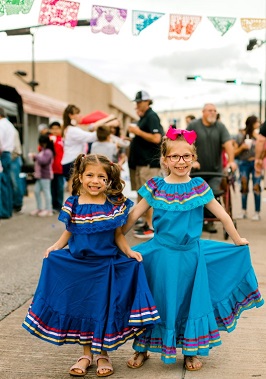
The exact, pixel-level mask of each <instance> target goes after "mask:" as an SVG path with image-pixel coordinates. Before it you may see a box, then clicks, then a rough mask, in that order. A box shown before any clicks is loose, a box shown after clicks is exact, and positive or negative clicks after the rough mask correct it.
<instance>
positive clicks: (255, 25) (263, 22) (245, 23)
mask: <svg viewBox="0 0 266 379" xmlns="http://www.w3.org/2000/svg"><path fill="white" fill-rule="evenodd" d="M240 21H241V26H242V29H244V30H245V32H247V33H249V32H251V31H252V30H255V29H256V30H258V29H265V28H266V18H241V19H240Z"/></svg>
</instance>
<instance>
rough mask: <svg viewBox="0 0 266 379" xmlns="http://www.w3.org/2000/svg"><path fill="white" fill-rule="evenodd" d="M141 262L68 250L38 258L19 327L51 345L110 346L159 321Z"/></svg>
mask: <svg viewBox="0 0 266 379" xmlns="http://www.w3.org/2000/svg"><path fill="white" fill-rule="evenodd" d="M159 319H160V317H159V314H158V311H157V308H156V306H155V303H154V300H153V297H152V295H151V293H150V290H149V287H148V284H147V280H146V276H145V272H144V268H143V264H142V263H139V262H137V261H136V260H135V259H128V258H127V257H126V256H124V255H122V254H120V253H118V254H117V255H116V256H114V257H96V258H95V257H94V258H92V257H86V259H77V258H74V257H73V256H72V255H71V253H70V251H69V250H68V249H62V250H57V251H53V252H51V253H50V255H49V257H48V258H46V259H44V261H43V267H42V271H41V276H40V280H39V284H38V287H37V290H36V293H35V295H34V298H33V301H32V304H31V306H30V308H29V311H28V314H27V316H26V318H25V320H24V322H23V327H24V328H25V329H26V330H27V331H29V332H30V333H31V334H33V335H35V336H36V337H39V338H41V339H43V340H45V341H48V342H51V343H53V344H56V345H62V344H73V343H78V344H81V345H91V350H92V353H94V354H99V353H100V352H101V350H107V351H111V350H116V349H117V348H118V347H119V346H121V345H122V344H124V343H125V342H126V341H127V340H128V339H131V338H135V337H136V336H138V335H140V334H141V333H143V331H144V330H145V329H148V328H152V327H153V326H154V325H155V324H157V323H158V322H159Z"/></svg>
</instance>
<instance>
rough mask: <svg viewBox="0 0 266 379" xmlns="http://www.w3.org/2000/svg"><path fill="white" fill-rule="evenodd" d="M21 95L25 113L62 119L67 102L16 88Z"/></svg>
mask: <svg viewBox="0 0 266 379" xmlns="http://www.w3.org/2000/svg"><path fill="white" fill-rule="evenodd" d="M16 90H17V91H18V93H19V94H20V96H21V97H22V102H23V109H24V112H25V113H28V114H32V115H36V116H41V117H48V118H51V117H58V118H60V119H62V115H63V112H64V109H65V108H66V107H67V103H65V102H64V101H60V100H57V99H54V98H52V97H49V96H46V95H42V94H40V93H38V92H31V91H27V90H25V89H22V88H16Z"/></svg>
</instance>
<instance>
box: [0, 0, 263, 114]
mask: <svg viewBox="0 0 266 379" xmlns="http://www.w3.org/2000/svg"><path fill="white" fill-rule="evenodd" d="M79 2H80V10H79V16H78V18H79V19H87V18H91V6H92V5H94V4H97V5H106V6H112V7H120V8H125V9H127V10H128V15H127V20H126V22H125V24H124V25H123V27H122V29H121V31H120V33H119V35H104V34H102V33H99V34H94V33H92V32H91V30H90V27H76V28H75V29H68V28H65V27H62V26H48V27H46V26H45V27H41V28H38V29H35V30H34V33H35V60H36V61H45V60H68V61H70V62H72V63H74V64H76V65H78V66H79V67H80V68H82V69H83V70H85V71H87V72H89V73H91V74H93V75H95V76H97V77H99V78H100V79H102V80H104V81H107V82H113V83H114V84H115V85H116V86H117V87H118V88H119V89H120V90H121V91H123V92H124V93H125V94H126V95H127V96H128V97H129V98H133V97H134V94H135V92H137V91H138V90H140V89H145V90H147V91H148V92H150V94H151V97H152V98H153V99H154V109H155V110H166V109H168V110H169V109H178V108H189V107H194V106H197V107H198V106H199V107H200V106H202V105H203V103H204V102H209V101H212V102H225V101H230V102H233V101H239V100H254V101H257V100H258V98H259V87H258V86H256V85H254V86H244V85H242V86H235V85H229V84H223V83H209V82H206V81H202V82H201V83H196V82H194V81H187V80H186V76H192V75H202V77H203V78H213V79H221V80H226V79H235V78H238V79H241V80H242V81H245V82H252V83H259V81H260V80H262V81H263V93H265V86H266V85H265V78H266V73H265V70H266V68H265V66H266V43H265V44H264V45H263V46H262V47H260V48H258V49H256V50H253V51H247V50H246V46H247V44H248V41H249V39H251V38H257V39H261V40H266V29H264V30H258V31H256V30H255V31H252V32H250V33H247V32H245V31H244V30H243V29H242V28H241V24H240V17H256V18H265V17H266V5H265V3H266V2H265V0H253V1H250V0H223V1H222V2H221V1H218V0H217V1H214V0H97V1H96V2H95V1H92V0H80V1H79ZM40 4H41V0H35V1H34V4H33V7H32V10H31V12H30V13H29V14H28V15H12V16H3V17H0V29H1V30H5V29H12V28H19V27H26V26H32V25H37V24H38V15H39V10H40ZM132 10H146V11H154V12H162V13H165V15H164V16H163V17H161V18H160V19H159V20H158V21H156V22H154V23H153V24H152V25H151V26H149V27H148V28H147V29H145V30H144V31H142V32H141V33H140V35H139V36H133V35H132V24H131V21H132V18H131V11H132ZM170 13H180V14H191V15H198V16H202V20H201V23H200V24H199V25H198V27H197V29H196V30H195V32H194V34H193V35H192V36H191V38H190V39H189V40H188V41H177V40H168V26H169V14H170ZM207 16H223V17H236V18H237V20H236V23H235V25H234V26H233V27H232V28H231V29H230V30H229V31H228V32H227V33H226V34H225V35H224V36H223V37H222V36H221V35H220V34H219V33H218V31H217V30H216V29H215V28H214V26H213V25H212V24H211V22H210V21H209V20H208V19H207ZM0 48H1V54H0V61H3V62H7V61H24V60H31V37H30V36H19V37H18V36H17V37H7V36H6V35H5V34H4V33H0ZM263 97H264V95H263Z"/></svg>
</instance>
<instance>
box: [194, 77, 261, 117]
mask: <svg viewBox="0 0 266 379" xmlns="http://www.w3.org/2000/svg"><path fill="white" fill-rule="evenodd" d="M187 80H195V81H201V80H202V81H205V82H216V83H225V84H236V85H245V86H258V87H259V92H260V101H259V117H260V120H261V117H262V81H260V82H259V83H252V82H242V80H240V79H230V80H222V79H209V78H203V77H202V76H200V75H195V76H187Z"/></svg>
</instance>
